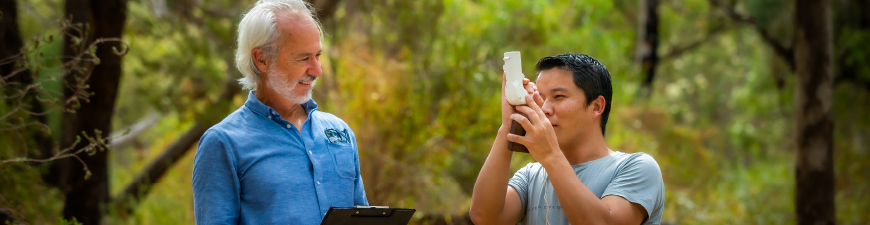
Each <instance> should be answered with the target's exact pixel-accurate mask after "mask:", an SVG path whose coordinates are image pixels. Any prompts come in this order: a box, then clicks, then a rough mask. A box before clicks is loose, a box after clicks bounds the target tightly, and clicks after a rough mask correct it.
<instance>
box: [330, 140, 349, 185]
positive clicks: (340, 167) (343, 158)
mask: <svg viewBox="0 0 870 225" xmlns="http://www.w3.org/2000/svg"><path fill="white" fill-rule="evenodd" d="M327 146H329V153H330V154H331V155H332V158H333V165H334V166H335V172H336V173H338V176H339V177H341V178H348V179H354V178H356V161H355V160H354V152H355V151H354V149H353V145H351V143H349V142H346V143H342V142H336V143H329V142H327Z"/></svg>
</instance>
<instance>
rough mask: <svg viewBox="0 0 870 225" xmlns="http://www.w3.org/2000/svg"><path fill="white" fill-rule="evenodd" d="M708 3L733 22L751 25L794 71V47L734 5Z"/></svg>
mask: <svg viewBox="0 0 870 225" xmlns="http://www.w3.org/2000/svg"><path fill="white" fill-rule="evenodd" d="M709 1H710V5H712V6H713V7H717V8H721V9H722V11H724V12H725V15H726V16H728V18H730V19H731V20H733V21H734V22H738V23H742V24H747V25H750V26H752V28H753V29H755V31H756V32H758V34H759V35H761V39H762V40H764V42H765V43H767V44H768V45H769V46H770V47H771V48H773V51H774V53H776V55H778V56H779V57H780V58H781V59H782V60H784V61H785V62H786V63H788V65H789V68H790V69H791V70H792V71H794V70H795V63H794V48H793V47H792V46H786V45H785V44H783V43H782V42H780V41H779V40H777V39H776V38H775V37H774V36H773V34H771V33H770V32H769V31H768V30H767V29H765V28H764V27H763V26H762V25H761V24H759V23H758V21H756V20H755V19H754V18H752V17H750V16H747V15H743V14H740V13H739V12H737V10H736V9H735V8H734V5H731V6H724V5H723V4H722V3H721V2H719V0H709Z"/></svg>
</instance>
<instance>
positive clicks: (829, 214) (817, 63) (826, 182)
mask: <svg viewBox="0 0 870 225" xmlns="http://www.w3.org/2000/svg"><path fill="white" fill-rule="evenodd" d="M795 5H796V7H795V25H796V26H795V60H794V62H795V65H796V72H797V84H796V85H797V88H796V91H795V103H796V104H795V107H796V109H795V117H796V118H795V119H796V122H797V127H796V128H797V132H796V134H797V137H796V140H795V141H796V146H797V168H796V176H797V177H796V180H797V191H796V198H797V199H796V203H797V207H796V209H797V221H798V224H834V223H835V222H836V216H835V211H834V159H833V156H834V154H833V150H834V120H833V116H832V112H831V108H832V105H833V99H834V98H833V92H834V90H833V89H834V88H833V84H834V79H833V78H834V70H833V42H832V41H833V34H832V29H831V27H832V25H831V6H830V2H829V1H827V0H798V1H797V2H796V3H795Z"/></svg>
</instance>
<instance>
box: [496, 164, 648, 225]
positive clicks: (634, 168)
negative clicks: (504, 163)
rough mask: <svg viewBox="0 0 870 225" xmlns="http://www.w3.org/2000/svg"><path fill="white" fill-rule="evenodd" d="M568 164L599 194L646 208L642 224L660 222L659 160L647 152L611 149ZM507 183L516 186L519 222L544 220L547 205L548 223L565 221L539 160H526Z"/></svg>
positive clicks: (536, 222)
mask: <svg viewBox="0 0 870 225" xmlns="http://www.w3.org/2000/svg"><path fill="white" fill-rule="evenodd" d="M571 167H573V168H574V173H576V174H577V177H578V178H580V182H583V184H584V185H586V187H587V188H589V190H590V191H592V193H594V194H595V196H598V198H603V197H604V196H608V195H617V196H622V197H623V198H625V199H627V200H628V201H629V202H633V203H637V204H640V205H641V206H643V208H644V209H646V212H647V215H648V216H649V217H648V219H647V220H646V221H644V223H643V224H660V223H661V220H662V212H663V211H664V205H665V184H664V181H663V180H662V172H661V170H660V169H659V164H658V163H656V160H655V159H653V157H652V156H650V155H648V154H646V153H634V154H626V153H622V152H613V153H611V154H610V155H607V156H605V157H602V158H600V159H596V160H592V161H589V162H585V163H582V164H578V165H573V166H571ZM544 182H546V197H547V198H546V200H544V187H545V183H544ZM508 185H510V186H511V187H513V188H514V189H516V190H517V193H518V194H519V195H520V201H521V202H522V204H523V215H522V216H521V217H520V221H519V223H518V224H546V221H547V219H546V218H547V211H548V210H547V209H548V207H549V222H550V224H568V218H567V217H566V216H565V212H564V211H562V205H561V204H560V203H559V198H558V197H557V196H556V192H555V191H554V190H553V183H551V182H550V178H549V177H548V176H547V171H545V170H544V167H543V166H541V164H540V163H529V164H528V165H526V166H525V167H523V168H522V169H520V170H519V171H517V173H516V174H514V177H513V178H511V179H510V182H509V183H508ZM547 203H549V204H547Z"/></svg>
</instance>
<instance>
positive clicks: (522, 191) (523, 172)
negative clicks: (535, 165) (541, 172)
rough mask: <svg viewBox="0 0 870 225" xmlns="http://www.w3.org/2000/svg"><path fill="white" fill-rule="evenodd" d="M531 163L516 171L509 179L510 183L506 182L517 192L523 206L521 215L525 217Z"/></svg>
mask: <svg viewBox="0 0 870 225" xmlns="http://www.w3.org/2000/svg"><path fill="white" fill-rule="evenodd" d="M531 165H532V164H531V163H530V164H529V165H526V166H525V167H523V168H520V169H519V170H517V173H515V174H514V177H511V179H510V181H508V185H510V186H511V187H513V188H514V190H517V194H519V196H520V202H521V203H522V205H523V215H525V211H526V205H528V202H529V183H530V180H531V178H530V177H529V170H530V169H531V168H530V167H531Z"/></svg>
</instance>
